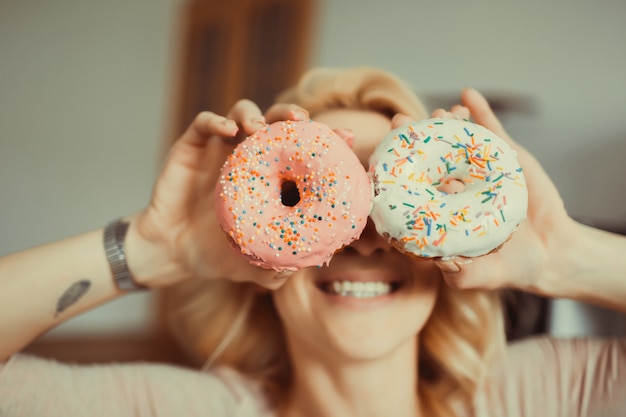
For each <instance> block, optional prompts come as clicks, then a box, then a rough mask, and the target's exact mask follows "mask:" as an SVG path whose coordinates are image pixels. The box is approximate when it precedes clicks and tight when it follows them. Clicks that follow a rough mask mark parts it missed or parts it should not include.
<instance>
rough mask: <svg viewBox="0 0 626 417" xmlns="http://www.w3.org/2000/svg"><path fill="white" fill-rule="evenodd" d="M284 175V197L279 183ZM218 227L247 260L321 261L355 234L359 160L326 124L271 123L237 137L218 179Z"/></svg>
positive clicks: (361, 193)
mask: <svg viewBox="0 0 626 417" xmlns="http://www.w3.org/2000/svg"><path fill="white" fill-rule="evenodd" d="M285 182H290V183H292V184H293V185H295V188H293V187H292V189H291V195H290V196H288V198H289V199H290V200H291V201H290V202H288V203H285V196H284V195H283V192H284V188H283V184H284V183H285ZM218 191H219V197H218V206H219V207H220V209H221V213H222V216H221V217H222V219H221V220H222V228H223V229H224V230H225V231H226V233H227V234H228V235H229V236H230V238H231V239H232V241H233V242H234V243H235V244H236V245H237V246H238V247H239V248H240V249H241V251H242V253H243V254H245V255H248V256H249V257H250V258H251V260H252V261H253V263H257V264H259V265H262V266H266V267H271V268H274V269H277V270H281V269H292V268H296V267H303V266H313V265H321V264H323V263H324V262H327V261H328V260H329V259H330V257H331V256H332V254H333V253H334V252H335V251H336V250H337V249H339V248H340V247H341V246H343V245H344V244H347V243H349V242H351V241H352V240H354V239H355V238H356V237H358V236H359V235H360V233H361V231H362V230H363V228H364V227H365V224H366V221H367V215H368V212H369V205H370V198H371V188H370V185H369V178H368V176H367V174H366V172H365V170H364V168H363V167H362V166H361V164H360V162H359V160H358V159H357V158H356V156H355V155H354V153H353V152H352V151H351V150H350V149H349V147H348V146H347V145H345V143H343V141H342V139H341V138H339V137H338V136H337V135H336V134H335V133H334V132H332V131H331V130H330V129H329V128H328V127H326V126H324V125H322V124H319V123H315V122H312V121H308V122H290V121H286V122H278V123H274V124H272V125H268V126H267V127H266V128H265V129H262V130H260V131H258V132H256V133H255V134H254V135H252V136H250V137H249V138H247V139H246V140H245V141H244V142H242V143H241V144H240V145H239V146H238V147H237V148H236V149H235V150H234V151H233V153H232V154H231V155H230V156H229V158H228V160H227V161H226V163H225V165H224V167H223V169H222V173H221V176H220V179H219V182H218Z"/></svg>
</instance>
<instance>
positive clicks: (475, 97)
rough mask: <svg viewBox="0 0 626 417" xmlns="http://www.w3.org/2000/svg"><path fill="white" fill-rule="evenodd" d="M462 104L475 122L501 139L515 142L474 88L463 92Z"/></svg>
mask: <svg viewBox="0 0 626 417" xmlns="http://www.w3.org/2000/svg"><path fill="white" fill-rule="evenodd" d="M461 102H462V103H463V104H464V105H465V106H466V107H467V108H468V109H469V111H470V114H471V115H472V117H473V118H474V121H475V122H476V123H478V124H479V125H482V126H484V127H486V128H487V129H489V130H491V131H492V132H493V133H495V134H496V135H498V136H500V137H501V138H503V139H505V140H508V141H510V142H513V140H512V139H511V137H510V136H509V135H508V133H507V132H506V130H504V127H503V126H502V123H500V120H499V119H498V118H497V117H496V115H495V114H494V112H493V110H492V109H491V106H490V105H489V103H488V102H487V99H486V98H485V97H484V96H483V95H482V94H480V93H479V92H478V91H477V90H475V89H473V88H465V89H463V91H462V92H461Z"/></svg>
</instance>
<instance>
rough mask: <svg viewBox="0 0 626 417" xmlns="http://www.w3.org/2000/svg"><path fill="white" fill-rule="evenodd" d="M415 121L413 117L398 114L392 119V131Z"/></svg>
mask: <svg viewBox="0 0 626 417" xmlns="http://www.w3.org/2000/svg"><path fill="white" fill-rule="evenodd" d="M413 120H414V119H413V118H412V117H410V116H407V115H406V114H403V113H397V114H395V115H394V116H393V118H392V119H391V128H392V129H397V128H399V127H400V126H404V125H406V124H409V123H411V122H412V121H413Z"/></svg>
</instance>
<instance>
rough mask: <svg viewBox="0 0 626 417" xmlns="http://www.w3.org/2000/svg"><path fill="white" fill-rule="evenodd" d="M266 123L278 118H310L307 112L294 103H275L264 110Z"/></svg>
mask: <svg viewBox="0 0 626 417" xmlns="http://www.w3.org/2000/svg"><path fill="white" fill-rule="evenodd" d="M265 119H266V120H267V122H268V123H273V122H277V121H279V120H293V121H307V120H309V119H310V116H309V112H308V111H306V110H305V109H303V108H302V107H300V106H297V105H295V104H287V103H277V104H274V105H273V106H272V107H270V108H269V109H268V110H267V111H266V112H265Z"/></svg>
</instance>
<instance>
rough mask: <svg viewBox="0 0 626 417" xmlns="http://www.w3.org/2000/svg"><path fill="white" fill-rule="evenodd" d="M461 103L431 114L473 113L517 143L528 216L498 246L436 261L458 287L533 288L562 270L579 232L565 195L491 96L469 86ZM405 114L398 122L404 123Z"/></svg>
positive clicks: (461, 116) (478, 120)
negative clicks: (508, 126) (510, 129)
mask: <svg viewBox="0 0 626 417" xmlns="http://www.w3.org/2000/svg"><path fill="white" fill-rule="evenodd" d="M461 102H462V104H463V105H462V106H461V105H457V106H454V107H452V108H451V109H450V111H445V110H442V109H439V110H436V111H435V112H433V114H432V116H433V117H450V118H457V119H469V118H470V116H471V117H472V118H473V121H474V122H475V123H477V124H480V125H482V126H484V127H486V128H487V129H489V130H491V131H492V132H494V133H495V134H496V135H498V136H499V137H500V138H502V139H504V140H505V141H506V142H508V143H509V145H511V147H513V149H515V150H516V151H517V153H518V160H519V162H520V165H521V166H522V168H523V170H524V175H525V177H526V183H527V187H528V194H529V196H528V199H529V200H528V213H527V218H526V220H524V221H523V222H522V223H521V224H520V225H519V226H518V229H517V231H516V232H514V233H513V235H512V236H511V238H510V239H509V240H508V241H507V242H506V243H505V244H504V245H503V246H502V247H501V248H499V249H498V250H497V251H495V252H493V253H491V254H488V255H484V256H480V257H475V258H464V257H453V258H450V259H446V260H437V261H435V262H436V264H437V266H438V267H439V269H440V270H441V272H442V274H443V278H444V279H445V281H446V282H447V283H448V284H449V285H450V286H452V287H454V288H458V289H467V288H485V289H495V288H518V289H524V290H530V291H533V289H534V288H536V287H538V286H540V281H541V280H543V279H549V278H550V277H549V275H550V274H558V273H559V272H560V271H559V270H560V267H561V265H560V260H561V259H562V256H561V254H562V252H563V251H564V250H565V248H566V247H567V246H568V242H570V241H571V238H572V234H574V233H576V223H575V222H574V221H573V220H572V219H571V218H570V217H569V216H568V215H567V213H566V211H565V208H564V206H563V201H562V200H561V197H560V195H559V193H558V191H557V189H556V187H555V186H554V184H553V183H552V181H551V180H550V178H549V177H548V175H547V174H546V173H545V171H544V170H543V168H542V167H541V165H540V164H539V162H538V161H537V160H536V159H535V158H534V157H533V156H532V155H531V154H530V153H529V152H528V151H527V150H526V149H524V148H523V147H522V146H520V145H519V144H518V143H516V142H515V141H514V140H513V139H512V138H511V137H510V136H509V135H508V134H507V132H506V131H505V130H504V128H503V127H502V125H501V123H500V121H499V120H498V118H497V117H496V116H495V114H494V113H493V111H492V110H491V108H490V106H489V104H488V103H487V100H486V99H485V98H484V97H483V96H482V95H481V94H480V93H479V92H478V91H476V90H473V89H465V90H463V92H462V95H461ZM402 122H403V120H402V117H397V118H396V119H395V120H394V125H397V124H400V123H402Z"/></svg>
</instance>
